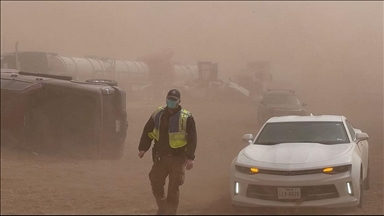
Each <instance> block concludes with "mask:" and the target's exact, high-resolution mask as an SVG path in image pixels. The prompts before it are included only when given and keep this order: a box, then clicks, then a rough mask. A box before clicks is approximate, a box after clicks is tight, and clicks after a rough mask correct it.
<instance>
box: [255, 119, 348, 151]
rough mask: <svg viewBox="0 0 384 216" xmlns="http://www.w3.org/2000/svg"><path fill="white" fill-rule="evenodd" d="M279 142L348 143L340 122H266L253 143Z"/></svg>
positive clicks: (270, 143)
mask: <svg viewBox="0 0 384 216" xmlns="http://www.w3.org/2000/svg"><path fill="white" fill-rule="evenodd" d="M280 143H321V144H341V143H349V138H348V135H347V132H346V130H345V128H344V125H343V123H342V122H273V123H267V124H266V125H265V127H264V128H263V129H262V131H261V132H260V135H259V136H258V137H257V139H256V141H255V144H264V145H273V144H280Z"/></svg>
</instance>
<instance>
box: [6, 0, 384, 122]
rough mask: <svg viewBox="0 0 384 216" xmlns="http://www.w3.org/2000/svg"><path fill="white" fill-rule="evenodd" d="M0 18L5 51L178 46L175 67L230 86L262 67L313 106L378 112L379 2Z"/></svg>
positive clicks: (111, 9)
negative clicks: (215, 71) (208, 68)
mask: <svg viewBox="0 0 384 216" xmlns="http://www.w3.org/2000/svg"><path fill="white" fill-rule="evenodd" d="M1 12H2V13H1V14H2V15H1V40H2V42H1V44H2V51H3V52H11V51H13V50H14V43H15V42H16V41H19V49H20V50H22V51H28V50H30V51H47V52H57V53H60V54H62V55H68V56H78V57H81V56H84V55H99V56H108V57H111V58H116V59H121V60H133V59H135V58H137V57H139V56H143V55H146V54H149V53H153V52H156V51H158V50H161V49H163V48H172V49H174V50H175V56H174V58H173V60H174V61H177V62H185V63H189V64H196V62H197V61H204V60H207V61H213V62H218V64H219V70H220V72H219V76H220V77H221V78H224V79H225V78H228V77H229V76H231V75H233V74H235V73H238V71H239V70H240V69H243V68H244V67H245V65H246V63H247V62H248V61H254V60H262V61H263V60H266V61H271V62H272V64H273V63H274V64H275V65H277V64H279V67H278V69H276V70H274V71H272V73H273V74H274V76H275V78H276V80H278V79H279V77H280V79H281V77H283V78H284V79H285V78H287V77H289V78H290V79H289V87H292V88H294V89H296V90H297V91H298V92H299V93H301V94H303V97H305V99H306V100H308V101H310V102H312V104H314V103H315V104H316V101H317V100H318V98H319V97H317V96H316V97H314V94H321V95H320V96H322V97H320V98H327V100H331V101H332V103H335V105H336V103H341V101H346V100H352V101H355V102H353V103H356V100H357V101H360V99H359V98H361V97H364V94H366V93H369V94H374V95H375V97H376V98H379V99H380V100H378V101H377V102H376V105H377V106H379V107H381V108H382V98H383V3H382V2H1ZM286 83H287V82H286ZM382 112H383V111H382V109H381V110H380V112H379V113H378V114H379V115H380V116H381V118H380V119H381V120H382Z"/></svg>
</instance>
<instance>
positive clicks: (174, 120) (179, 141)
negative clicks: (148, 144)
mask: <svg viewBox="0 0 384 216" xmlns="http://www.w3.org/2000/svg"><path fill="white" fill-rule="evenodd" d="M164 109H165V106H161V107H158V108H157V109H156V110H155V111H154V112H153V113H152V119H153V121H154V122H155V127H154V128H153V131H152V132H150V133H148V136H149V137H150V138H151V139H155V140H156V141H159V136H160V135H159V128H160V121H161V116H162V115H163V113H164ZM189 116H191V113H190V112H189V111H187V110H185V109H181V110H180V111H179V115H177V114H175V115H173V116H172V117H171V118H170V119H169V130H168V134H169V145H170V146H171V147H172V148H181V147H183V146H185V145H186V144H187V139H186V135H187V119H188V117H189Z"/></svg>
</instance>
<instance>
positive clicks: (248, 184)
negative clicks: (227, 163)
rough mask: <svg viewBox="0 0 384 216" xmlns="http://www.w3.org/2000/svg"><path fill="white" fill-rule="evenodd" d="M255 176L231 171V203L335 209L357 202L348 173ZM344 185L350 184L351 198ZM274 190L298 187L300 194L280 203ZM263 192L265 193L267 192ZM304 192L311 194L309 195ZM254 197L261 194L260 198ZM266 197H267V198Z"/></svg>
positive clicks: (354, 187)
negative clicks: (232, 173) (299, 196)
mask: <svg viewBox="0 0 384 216" xmlns="http://www.w3.org/2000/svg"><path fill="white" fill-rule="evenodd" d="M256 175H257V176H256ZM256 175H247V174H242V173H238V172H235V174H234V175H233V176H231V178H230V187H231V190H230V191H231V198H232V204H234V205H237V206H244V207H326V208H338V207H352V206H357V205H358V203H359V193H358V192H357V190H356V189H358V187H359V186H358V185H356V182H355V181H353V180H352V177H351V175H350V174H349V173H344V174H336V175H327V174H309V175H300V176H299V175H298V176H281V175H266V174H256ZM236 182H237V185H238V193H237V194H235V191H236V188H235V185H236ZM347 182H350V184H351V185H352V192H353V194H351V195H350V194H349V193H348V187H347ZM255 185H256V186H255ZM277 188H300V190H301V193H302V195H301V199H300V200H298V199H292V200H281V199H279V198H278V195H277ZM308 188H309V189H310V190H309V189H308ZM320 188H322V189H320ZM266 189H268V190H266ZM322 190H323V191H322ZM325 190H327V191H325ZM261 191H262V192H261ZM265 191H269V192H268V193H267V192H265ZM304 191H307V192H306V194H304V193H303V192H304ZM308 191H311V193H309V192H308ZM315 191H317V192H315ZM254 194H264V195H263V196H262V197H260V196H258V195H256V196H255V195H254ZM327 194H328V195H327ZM267 195H268V196H269V197H267ZM272 196H273V197H272ZM314 197H315V198H314ZM314 199H315V200H314Z"/></svg>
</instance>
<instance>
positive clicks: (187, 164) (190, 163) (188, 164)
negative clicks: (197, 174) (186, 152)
mask: <svg viewBox="0 0 384 216" xmlns="http://www.w3.org/2000/svg"><path fill="white" fill-rule="evenodd" d="M184 166H185V169H187V170H191V169H192V168H193V160H191V159H187V161H185V164H184Z"/></svg>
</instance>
